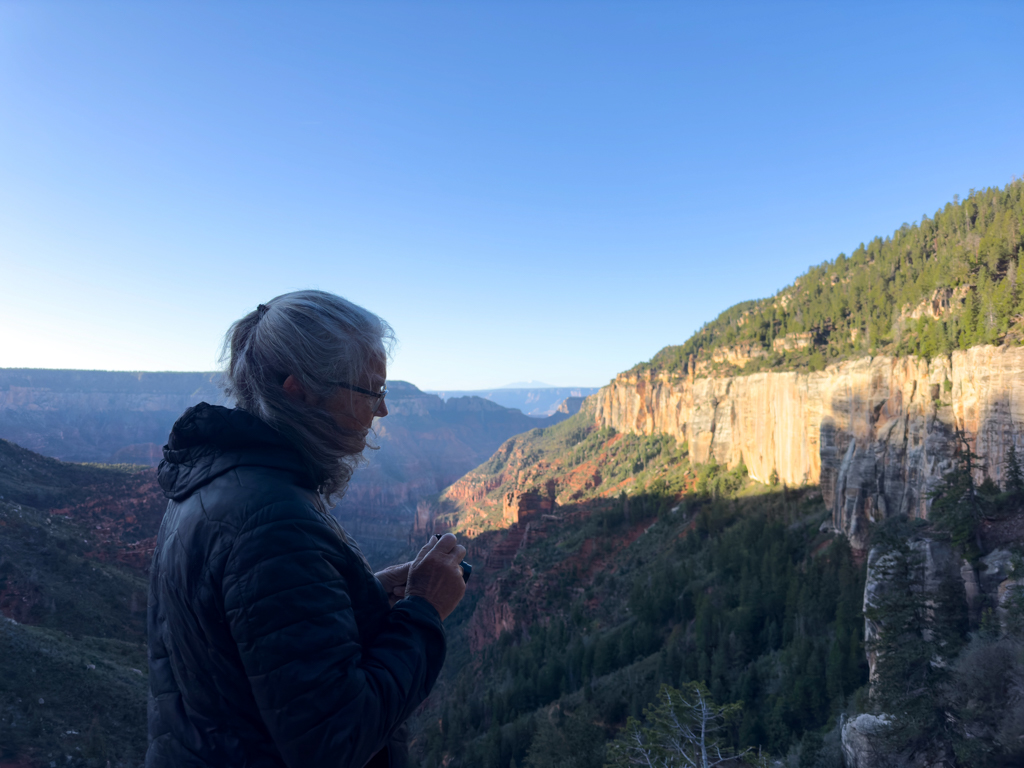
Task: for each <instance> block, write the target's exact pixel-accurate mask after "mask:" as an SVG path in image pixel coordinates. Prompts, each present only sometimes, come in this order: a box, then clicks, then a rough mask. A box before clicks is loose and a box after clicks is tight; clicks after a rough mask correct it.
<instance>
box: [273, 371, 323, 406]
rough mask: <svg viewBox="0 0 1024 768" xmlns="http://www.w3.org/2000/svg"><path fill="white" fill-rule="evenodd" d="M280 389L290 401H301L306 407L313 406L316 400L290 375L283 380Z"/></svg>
mask: <svg viewBox="0 0 1024 768" xmlns="http://www.w3.org/2000/svg"><path fill="white" fill-rule="evenodd" d="M281 387H282V388H283V389H284V391H285V394H287V395H288V397H290V398H291V399H292V400H301V401H302V402H304V403H305V404H306V405H313V404H314V403H313V401H314V400H315V399H316V398H314V397H313V396H312V395H311V394H310V393H309V392H307V391H306V388H305V387H304V386H302V382H300V381H299V380H298V379H296V378H295V377H294V376H292V375H291V374H288V378H286V379H285V380H284V383H283V384H282V385H281Z"/></svg>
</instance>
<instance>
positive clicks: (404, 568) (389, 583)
mask: <svg viewBox="0 0 1024 768" xmlns="http://www.w3.org/2000/svg"><path fill="white" fill-rule="evenodd" d="M411 565H412V562H411V561H410V562H408V563H402V564H401V565H389V566H388V567H387V568H385V569H384V570H383V571H380V572H379V573H375V574H373V575H374V576H375V577H376V578H377V581H379V582H380V585H381V586H382V587H384V591H385V592H387V593H388V603H389V604H390V605H391V607H392V608H394V607H395V603H397V602H398V601H399V600H401V599H402V598H403V597H405V583H406V581H408V580H409V566H411Z"/></svg>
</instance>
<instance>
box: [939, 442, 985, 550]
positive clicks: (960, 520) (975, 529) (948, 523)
mask: <svg viewBox="0 0 1024 768" xmlns="http://www.w3.org/2000/svg"><path fill="white" fill-rule="evenodd" d="M955 434H956V442H957V449H956V456H955V457H954V458H955V463H954V465H953V469H951V470H950V471H949V472H947V473H946V474H945V475H944V476H943V478H942V480H941V482H940V483H939V485H938V486H937V487H936V488H935V490H934V491H932V492H931V494H929V496H930V498H931V501H932V506H931V511H930V513H929V515H928V519H929V520H931V521H932V522H933V523H934V524H935V526H936V527H937V528H938V529H940V530H942V531H944V532H945V533H947V534H948V535H949V536H950V538H951V540H952V542H953V546H954V547H956V549H957V550H958V551H959V552H960V553H961V554H962V555H963V556H964V557H965V558H967V559H968V560H974V559H976V558H977V557H979V556H980V555H981V553H982V546H981V534H980V529H981V521H982V518H983V517H984V515H985V504H986V502H985V500H984V498H983V497H982V496H981V495H980V494H979V493H978V489H977V487H976V486H975V483H974V471H975V470H976V469H981V468H983V464H982V463H981V457H980V456H978V455H977V454H976V453H974V451H972V450H971V444H970V443H969V442H968V440H967V436H966V435H965V434H964V432H963V430H961V429H957V430H956V433H955Z"/></svg>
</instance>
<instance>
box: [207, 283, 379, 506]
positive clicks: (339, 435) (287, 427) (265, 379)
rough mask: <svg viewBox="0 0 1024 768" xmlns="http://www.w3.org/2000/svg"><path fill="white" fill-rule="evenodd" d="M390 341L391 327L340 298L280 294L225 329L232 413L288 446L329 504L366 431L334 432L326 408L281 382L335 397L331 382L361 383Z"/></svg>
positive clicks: (316, 293) (358, 457)
mask: <svg viewBox="0 0 1024 768" xmlns="http://www.w3.org/2000/svg"><path fill="white" fill-rule="evenodd" d="M394 342H395V334H394V331H393V330H392V329H391V326H390V325H388V324H387V323H386V322H385V321H384V320H382V319H381V318H379V317H377V315H375V314H373V313H372V312H368V311H367V310H365V309H363V308H362V307H360V306H357V305H356V304H353V303H352V302H350V301H346V300H345V299H343V298H341V297H340V296H336V295H334V294H333V293H327V292H326V291H314V290H307V291H294V292H293V293H285V294H282V295H281V296H278V297H276V298H273V299H271V300H270V301H268V302H267V303H266V304H261V305H260V306H259V307H258V308H257V309H255V310H253V311H252V312H250V313H249V314H247V315H246V316H245V317H243V318H242V319H241V320H238V321H237V322H235V323H233V324H232V326H231V327H230V328H229V329H228V332H227V334H226V335H225V337H224V346H223V350H222V352H221V362H222V363H226V364H227V365H226V370H225V372H224V378H223V384H222V387H223V389H224V391H225V393H227V394H228V395H229V396H230V397H233V398H234V399H235V402H236V404H237V406H238V407H239V408H241V409H242V410H244V411H247V412H249V413H251V414H253V415H254V416H257V417H259V418H260V419H262V420H263V421H264V422H266V423H267V424H269V425H270V426H271V427H273V428H274V429H276V430H277V431H278V432H280V433H281V434H282V435H284V436H285V437H286V438H288V439H289V440H290V441H291V442H292V443H293V444H294V445H295V447H296V448H297V449H298V451H299V453H300V454H301V455H302V457H303V459H304V460H305V462H306V465H307V466H308V467H309V470H310V473H311V474H312V476H313V478H314V479H315V480H316V482H317V483H318V488H319V491H320V493H322V494H323V495H324V497H325V498H326V499H327V501H328V502H329V503H330V502H332V501H333V500H336V499H337V498H340V497H341V496H342V495H344V493H345V488H346V487H347V486H348V482H349V480H350V478H351V477H352V472H353V470H354V469H355V467H356V465H357V464H358V463H359V461H360V460H361V459H362V452H363V449H364V448H366V447H367V442H366V436H367V433H368V430H367V429H344V428H342V427H339V426H338V424H337V422H335V420H334V418H333V417H332V416H331V414H330V413H328V412H327V411H326V410H325V409H323V408H320V407H317V406H311V405H307V404H306V403H305V402H303V401H300V400H296V399H293V398H291V397H289V396H288V395H287V393H286V392H285V391H284V388H283V387H282V386H281V385H282V384H283V383H284V380H285V379H286V378H287V377H288V376H289V375H291V376H294V377H295V378H296V379H297V380H298V381H299V383H300V384H302V387H303V388H304V389H305V390H306V392H308V393H310V394H311V395H313V396H314V397H315V398H316V399H317V401H318V402H319V401H322V400H323V399H325V398H327V397H328V396H330V395H332V394H334V393H335V392H337V387H336V386H335V385H333V384H331V383H330V382H338V381H344V382H350V383H353V384H358V383H359V382H361V381H363V380H365V379H366V378H367V377H368V376H369V374H370V372H371V371H372V370H373V369H374V368H375V367H377V366H379V365H381V364H383V363H385V362H386V361H387V359H388V357H389V356H390V353H391V349H392V347H393V346H394ZM369 447H371V448H376V447H377V446H374V445H370V446H369Z"/></svg>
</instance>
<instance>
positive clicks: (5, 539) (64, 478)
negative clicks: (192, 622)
mask: <svg viewBox="0 0 1024 768" xmlns="http://www.w3.org/2000/svg"><path fill="white" fill-rule="evenodd" d="M165 501H166V500H165V499H164V498H163V495H162V494H161V493H160V492H159V489H158V488H157V486H156V477H155V472H154V471H153V470H151V469H145V468H141V467H130V466H123V467H104V466H95V465H93V466H89V465H77V464H65V463H63V462H60V461H56V460H55V459H50V458H47V457H44V456H39V455H37V454H34V453H32V452H31V451H27V450H25V449H23V448H20V447H18V446H16V445H13V444H12V443H9V442H7V441H3V440H0V614H2V618H0V681H2V682H0V762H2V763H4V764H13V765H19V766H21V765H25V766H34V765H40V766H46V765H50V763H51V762H52V761H54V760H56V761H58V763H59V764H60V765H75V766H84V765H99V766H102V765H106V764H107V760H110V761H111V765H124V766H129V765H130V766H136V765H138V764H140V763H141V762H142V760H143V758H144V755H145V747H146V708H145V702H146V684H147V683H146V681H147V679H148V670H147V666H146V646H145V641H146V628H145V614H146V591H147V581H146V573H145V568H146V567H147V566H148V564H149V559H150V557H151V555H152V542H153V539H154V537H155V536H156V533H157V529H158V527H159V522H160V519H161V517H162V514H163V509H164V505H165ZM68 756H70V757H71V760H70V761H69V760H68Z"/></svg>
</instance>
